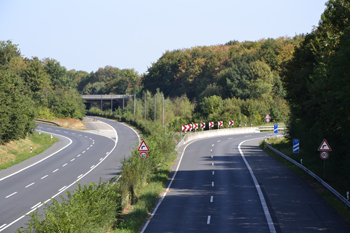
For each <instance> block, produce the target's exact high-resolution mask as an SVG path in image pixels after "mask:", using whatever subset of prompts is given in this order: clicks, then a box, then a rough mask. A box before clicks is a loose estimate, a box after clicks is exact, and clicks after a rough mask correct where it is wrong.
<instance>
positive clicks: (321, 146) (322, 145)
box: [318, 139, 332, 151]
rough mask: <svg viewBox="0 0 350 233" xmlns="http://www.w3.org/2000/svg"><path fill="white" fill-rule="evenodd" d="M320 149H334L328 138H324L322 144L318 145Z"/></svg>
mask: <svg viewBox="0 0 350 233" xmlns="http://www.w3.org/2000/svg"><path fill="white" fill-rule="evenodd" d="M318 151H332V149H331V147H330V146H329V144H328V142H327V140H326V139H323V141H322V143H321V145H320V146H319V147H318Z"/></svg>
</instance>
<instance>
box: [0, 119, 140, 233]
mask: <svg viewBox="0 0 350 233" xmlns="http://www.w3.org/2000/svg"><path fill="white" fill-rule="evenodd" d="M100 120H101V121H105V122H110V121H108V120H103V119H100ZM110 125H111V126H112V127H113V128H114V129H115V130H116V132H117V134H116V136H115V138H114V139H111V138H107V137H104V136H100V135H95V134H91V133H86V132H84V131H75V130H69V129H63V128H58V127H53V126H47V125H39V126H38V129H40V130H41V131H42V132H48V133H51V134H53V135H54V136H55V137H58V138H60V139H61V141H60V142H59V143H58V144H57V145H54V146H53V147H52V148H50V149H49V150H47V151H45V153H43V154H41V155H39V156H35V157H33V158H31V159H28V160H26V161H24V162H22V163H21V164H19V165H16V166H13V167H11V168H9V169H5V170H2V171H0V207H1V208H0V232H15V231H16V229H17V228H19V227H21V226H25V224H26V223H27V222H28V219H29V218H28V217H25V215H26V214H28V213H30V212H32V211H34V210H35V209H36V208H39V213H40V212H42V208H40V207H41V204H40V202H45V203H49V202H50V198H51V197H53V198H56V197H57V196H58V195H63V196H65V195H64V192H65V191H73V190H74V189H75V188H76V182H79V183H82V184H85V183H90V182H92V181H93V182H95V183H97V182H99V180H100V179H101V180H102V181H108V180H110V179H111V178H113V177H114V176H115V175H117V174H118V172H120V160H121V159H122V158H124V157H128V156H129V155H130V150H131V149H132V147H133V146H134V143H135V142H138V136H137V134H136V133H135V131H133V130H132V129H131V128H129V127H127V126H125V125H123V124H120V123H117V122H110ZM115 139H116V140H115ZM56 199H57V198H56Z"/></svg>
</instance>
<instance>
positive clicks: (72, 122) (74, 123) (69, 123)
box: [53, 118, 86, 130]
mask: <svg viewBox="0 0 350 233" xmlns="http://www.w3.org/2000/svg"><path fill="white" fill-rule="evenodd" d="M53 121H54V122H56V123H58V124H59V125H60V126H61V127H63V128H68V129H76V130H85V129H86V127H85V125H84V123H83V122H82V121H81V120H77V119H73V118H66V119H55V120H53Z"/></svg>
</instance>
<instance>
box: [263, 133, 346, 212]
mask: <svg viewBox="0 0 350 233" xmlns="http://www.w3.org/2000/svg"><path fill="white" fill-rule="evenodd" d="M264 142H265V145H266V146H267V147H268V148H269V149H270V150H272V151H274V152H275V153H276V154H278V155H280V156H282V157H283V158H285V159H286V160H288V161H289V162H291V163H293V164H294V165H295V166H297V167H299V168H300V169H302V170H303V171H305V172H306V173H308V174H309V175H310V176H311V177H313V178H314V179H316V180H317V181H318V182H320V183H321V184H322V185H323V186H324V187H325V188H327V189H328V190H329V191H330V192H332V193H333V194H334V195H335V196H336V197H337V198H339V199H340V200H341V201H342V202H344V204H345V205H347V206H348V208H350V202H349V201H348V200H347V199H346V198H345V197H344V196H342V195H341V194H340V193H338V192H337V191H336V190H335V189H334V188H332V187H331V186H330V185H329V184H327V183H326V182H324V181H323V180H322V179H321V178H320V177H318V176H316V175H315V174H314V173H313V172H312V171H310V170H309V169H307V168H306V167H304V166H303V165H301V164H300V163H298V162H296V161H295V160H293V159H291V158H289V157H288V156H286V155H285V154H283V153H281V152H279V151H278V150H276V149H275V148H273V147H272V146H270V145H269V144H268V143H267V142H266V139H265V141H264Z"/></svg>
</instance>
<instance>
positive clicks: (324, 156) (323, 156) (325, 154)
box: [320, 151, 329, 159]
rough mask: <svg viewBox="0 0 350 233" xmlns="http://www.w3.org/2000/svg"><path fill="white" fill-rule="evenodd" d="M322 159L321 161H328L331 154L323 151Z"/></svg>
mask: <svg viewBox="0 0 350 233" xmlns="http://www.w3.org/2000/svg"><path fill="white" fill-rule="evenodd" d="M320 157H321V159H328V157H329V154H328V152H327V151H321V153H320Z"/></svg>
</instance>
